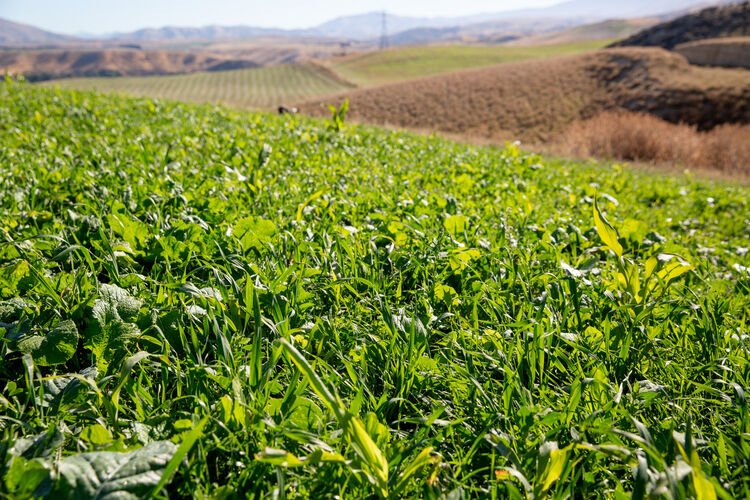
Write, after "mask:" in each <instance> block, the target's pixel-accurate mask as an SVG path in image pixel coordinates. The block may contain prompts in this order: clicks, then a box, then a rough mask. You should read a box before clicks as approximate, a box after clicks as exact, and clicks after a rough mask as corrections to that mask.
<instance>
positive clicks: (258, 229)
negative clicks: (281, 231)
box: [233, 217, 277, 250]
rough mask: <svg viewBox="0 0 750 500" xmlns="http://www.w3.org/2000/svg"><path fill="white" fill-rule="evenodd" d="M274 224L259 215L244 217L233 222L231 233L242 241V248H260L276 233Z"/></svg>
mask: <svg viewBox="0 0 750 500" xmlns="http://www.w3.org/2000/svg"><path fill="white" fill-rule="evenodd" d="M276 231H277V229H276V225H275V224H274V223H273V222H271V221H270V220H265V219H261V218H259V217H245V218H244V219H240V220H238V221H237V222H235V223H234V227H233V234H234V235H235V236H236V237H237V238H238V239H239V240H240V243H242V248H244V249H245V250H248V249H250V248H258V249H259V248H262V246H263V244H264V243H267V242H269V241H271V240H272V239H273V237H274V235H275V234H276Z"/></svg>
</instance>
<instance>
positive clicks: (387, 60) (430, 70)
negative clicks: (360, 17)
mask: <svg viewBox="0 0 750 500" xmlns="http://www.w3.org/2000/svg"><path fill="white" fill-rule="evenodd" d="M606 43H607V41H593V42H576V43H565V44H559V45H543V46H524V47H506V46H466V45H433V46H428V47H405V48H393V49H389V50H384V51H378V52H367V53H364V54H354V55H351V56H348V57H344V58H339V59H333V60H331V61H330V64H331V67H332V68H333V69H334V70H335V71H336V72H337V73H339V74H340V75H342V76H343V77H344V78H346V79H347V80H350V81H352V82H354V83H356V84H357V85H362V86H370V85H378V84H384V83H391V82H397V81H402V80H408V79H414V78H419V77H424V76H430V75H435V74H439V73H447V72H451V71H455V70H460V69H466V68H476V67H482V66H490V65H493V64H500V63H507V62H516V61H524V60H529V59H538V58H543V57H552V56H559V55H565V54H576V53H581V52H586V51H589V50H594V49H597V48H600V47H602V46H604V45H606Z"/></svg>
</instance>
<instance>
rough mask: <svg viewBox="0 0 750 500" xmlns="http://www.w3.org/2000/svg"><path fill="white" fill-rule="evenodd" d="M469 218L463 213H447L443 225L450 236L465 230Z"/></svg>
mask: <svg viewBox="0 0 750 500" xmlns="http://www.w3.org/2000/svg"><path fill="white" fill-rule="evenodd" d="M468 222H469V218H468V217H466V216H465V215H449V216H448V217H446V218H445V220H444V221H443V227H444V228H445V230H446V231H448V233H449V234H450V235H451V236H456V235H457V234H461V233H463V232H464V231H465V230H466V226H467V225H468Z"/></svg>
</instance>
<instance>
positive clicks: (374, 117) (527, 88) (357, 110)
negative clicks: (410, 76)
mask: <svg viewBox="0 0 750 500" xmlns="http://www.w3.org/2000/svg"><path fill="white" fill-rule="evenodd" d="M344 98H349V100H350V116H351V117H352V118H353V119H354V120H355V121H360V122H366V123H372V124H379V125H387V126H388V125H390V126H396V127H403V128H410V129H418V130H432V131H438V132H442V133H446V134H450V135H459V136H464V137H473V138H479V139H489V140H505V139H515V138H521V139H523V140H525V141H529V142H542V141H548V140H550V139H553V138H554V137H555V136H556V135H558V134H559V133H561V132H562V131H563V130H565V129H566V128H567V127H568V126H569V125H570V124H571V123H573V122H575V121H577V120H580V119H586V118H590V117H593V116H595V115H597V114H599V113H600V112H603V111H607V110H617V109H624V110H628V111H634V112H644V113H649V114H652V115H655V116H657V117H660V118H662V119H665V120H667V121H670V122H672V123H687V124H691V125H695V126H697V127H698V128H699V129H710V128H713V127H715V126H716V125H719V124H721V123H725V122H726V123H749V122H750V72H747V71H745V70H733V69H715V68H700V67H696V66H691V65H689V64H688V63H687V61H686V60H685V59H684V58H683V57H682V56H679V55H677V54H673V53H670V52H667V51H665V50H662V49H640V48H626V49H607V50H602V51H598V52H592V53H588V54H584V55H576V56H566V57H559V58H554V59H546V60H543V61H527V62H520V63H512V64H502V65H498V66H493V67H490V68H482V69H476V70H468V71H461V72H456V73H451V74H448V75H439V76H433V77H429V78H423V79H419V80H412V81H407V82H401V83H396V84H390V85H386V86H382V87H376V88H368V89H359V90H353V91H349V92H347V93H345V94H341V95H337V96H332V97H330V98H328V99H325V100H318V101H315V102H308V103H305V104H302V105H301V106H300V107H301V109H302V111H303V112H306V113H309V114H313V115H318V116H324V115H327V114H328V110H327V108H326V106H325V105H326V104H327V103H329V102H332V103H335V104H340V103H341V102H342V101H343V100H344Z"/></svg>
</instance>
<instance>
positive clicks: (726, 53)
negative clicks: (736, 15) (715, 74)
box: [674, 37, 750, 69]
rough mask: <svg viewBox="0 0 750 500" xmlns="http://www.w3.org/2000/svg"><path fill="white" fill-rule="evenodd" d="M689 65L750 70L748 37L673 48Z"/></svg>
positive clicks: (715, 39) (716, 39) (695, 43)
mask: <svg viewBox="0 0 750 500" xmlns="http://www.w3.org/2000/svg"><path fill="white" fill-rule="evenodd" d="M674 50H675V52H677V53H678V54H681V55H683V56H685V58H686V59H687V60H688V61H689V62H690V64H697V65H699V66H721V67H725V68H749V69H750V37H732V38H712V39H709V40H700V41H697V42H690V43H685V44H682V45H678V46H677V47H675V49H674Z"/></svg>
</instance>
